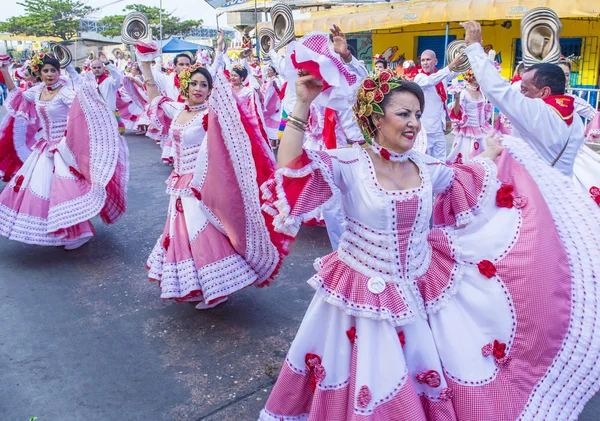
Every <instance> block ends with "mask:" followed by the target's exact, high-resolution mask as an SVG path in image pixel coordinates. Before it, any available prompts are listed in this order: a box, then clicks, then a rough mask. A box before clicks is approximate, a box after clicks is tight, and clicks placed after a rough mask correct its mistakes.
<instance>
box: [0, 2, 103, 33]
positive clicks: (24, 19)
mask: <svg viewBox="0 0 600 421" xmlns="http://www.w3.org/2000/svg"><path fill="white" fill-rule="evenodd" d="M17 4H19V5H21V6H23V7H24V8H25V15H24V16H13V17H11V18H8V20H7V21H5V22H0V32H8V33H11V34H17V35H33V36H37V37H56V38H60V39H62V40H68V39H71V38H73V37H74V36H76V35H77V31H78V29H79V20H80V19H83V18H85V17H86V16H88V15H89V14H90V13H92V12H93V11H94V10H95V9H94V8H93V7H90V6H86V5H85V3H82V2H79V1H73V0H24V1H23V2H22V3H19V2H17Z"/></svg>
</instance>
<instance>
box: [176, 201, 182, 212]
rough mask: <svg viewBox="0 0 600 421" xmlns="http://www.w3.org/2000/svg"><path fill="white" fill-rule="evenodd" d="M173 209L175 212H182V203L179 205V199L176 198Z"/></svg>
mask: <svg viewBox="0 0 600 421" xmlns="http://www.w3.org/2000/svg"><path fill="white" fill-rule="evenodd" d="M175 209H177V212H183V203H181V197H178V198H177V200H176V201H175Z"/></svg>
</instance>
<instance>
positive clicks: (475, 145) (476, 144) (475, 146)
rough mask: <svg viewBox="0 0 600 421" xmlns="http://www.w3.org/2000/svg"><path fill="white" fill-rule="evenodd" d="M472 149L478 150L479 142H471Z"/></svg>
mask: <svg viewBox="0 0 600 421" xmlns="http://www.w3.org/2000/svg"><path fill="white" fill-rule="evenodd" d="M473 149H475V150H476V151H477V150H479V142H475V143H473Z"/></svg>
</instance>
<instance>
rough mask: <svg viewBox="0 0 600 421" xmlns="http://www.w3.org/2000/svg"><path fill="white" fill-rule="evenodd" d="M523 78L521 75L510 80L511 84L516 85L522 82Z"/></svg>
mask: <svg viewBox="0 0 600 421" xmlns="http://www.w3.org/2000/svg"><path fill="white" fill-rule="evenodd" d="M522 79H523V78H522V77H521V76H519V75H515V76H514V77H513V78H512V79H511V80H510V84H511V85H512V84H513V83H516V82H518V81H520V80H522Z"/></svg>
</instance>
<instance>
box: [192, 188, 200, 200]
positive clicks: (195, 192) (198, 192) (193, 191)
mask: <svg viewBox="0 0 600 421" xmlns="http://www.w3.org/2000/svg"><path fill="white" fill-rule="evenodd" d="M190 190H191V191H192V194H193V195H194V197H195V198H196V199H198V200H202V195H201V194H200V191H199V190H198V189H197V188H196V187H190Z"/></svg>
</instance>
